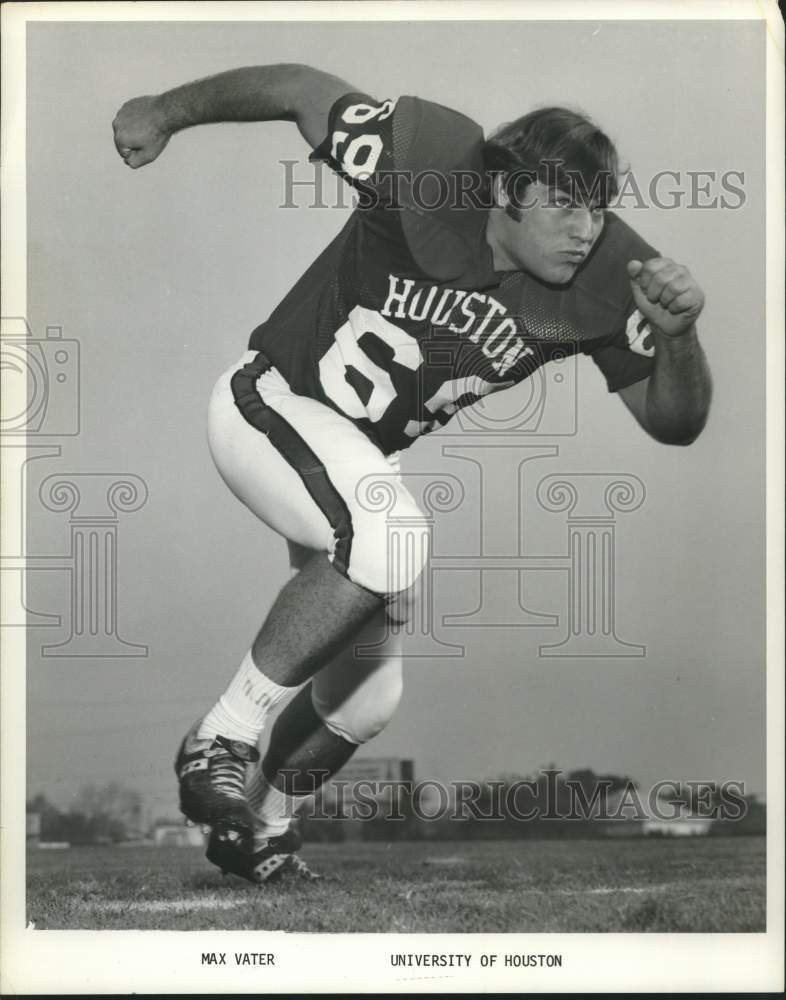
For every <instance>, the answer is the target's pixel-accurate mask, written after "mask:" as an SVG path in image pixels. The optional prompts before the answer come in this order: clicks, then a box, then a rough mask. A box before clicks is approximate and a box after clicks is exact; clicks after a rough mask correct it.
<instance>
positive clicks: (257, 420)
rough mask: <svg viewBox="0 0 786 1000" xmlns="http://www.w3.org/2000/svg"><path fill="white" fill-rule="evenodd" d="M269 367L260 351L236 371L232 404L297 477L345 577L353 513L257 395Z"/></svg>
mask: <svg viewBox="0 0 786 1000" xmlns="http://www.w3.org/2000/svg"><path fill="white" fill-rule="evenodd" d="M271 367H272V363H271V361H270V359H269V358H267V357H266V356H265V355H264V354H262V352H260V353H259V354H257V356H256V357H255V358H254V360H253V361H250V362H249V363H248V364H245V365H243V367H242V368H240V369H238V371H236V372H235V374H234V375H233V376H232V382H231V385H232V395H233V396H234V399H235V406H237V408H238V410H240V412H241V413H242V415H243V417H244V419H245V420H246V421H247V422H248V423H249V424H251V426H252V427H254V428H256V430H258V431H261V432H262V434H265V435H266V436H267V438H268V439H269V440H270V443H271V444H272V445H273V447H274V448H275V449H276V451H277V452H278V453H279V454H280V455H281V456H282V458H283V459H284V460H285V461H286V462H287V463H288V464H289V465H290V466H291V467H292V468H293V469H294V470H295V472H296V473H297V474H298V476H300V479H301V481H302V482H303V485H304V486H305V488H306V490H307V491H308V493H309V496H310V497H311V498H312V500H313V501H314V502H315V503H316V505H317V507H319V509H320V510H321V511H322V513H323V514H324V515H325V517H326V518H327V519H328V522H329V524H330V527H331V528H332V529H333V534H334V536H335V539H336V547H335V551H334V553H333V565H334V566H335V568H336V569H337V570H338V571H339V573H342V574H343V575H344V576H347V575H348V574H347V567H348V566H349V556H350V552H351V550H352V515H351V514H350V512H349V507H347V505H346V503H345V501H344V498H343V497H342V496H341V494H340V493H339V492H338V490H337V489H336V488H335V486H334V485H333V483H332V482H331V481H330V477H329V476H328V474H327V470H326V469H325V466H324V465H323V464H322V462H321V461H320V460H319V457H318V456H317V455H315V454H314V452H313V451H312V450H311V448H309V446H308V444H307V443H306V442H305V441H304V440H303V438H302V437H301V436H300V435H299V434H298V432H297V431H296V430H295V428H294V427H293V426H292V425H291V424H290V423H289V422H288V421H287V420H285V419H284V417H282V416H281V414H280V413H277V412H276V411H275V410H273V409H271V407H269V406H268V405H267V404H266V403H265V401H264V400H263V399H262V397H261V396H260V394H259V391H258V390H257V386H256V382H257V379H258V378H259V376H260V375H262V374H264V372H266V371H267V370H268V369H269V368H271Z"/></svg>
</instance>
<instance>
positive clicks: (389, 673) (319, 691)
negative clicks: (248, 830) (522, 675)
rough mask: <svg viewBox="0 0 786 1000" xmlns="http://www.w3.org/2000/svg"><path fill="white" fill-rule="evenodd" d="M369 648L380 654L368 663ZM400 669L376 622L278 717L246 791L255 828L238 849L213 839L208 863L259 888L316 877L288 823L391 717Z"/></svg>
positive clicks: (393, 638)
mask: <svg viewBox="0 0 786 1000" xmlns="http://www.w3.org/2000/svg"><path fill="white" fill-rule="evenodd" d="M364 647H365V648H364ZM369 647H373V649H374V651H375V652H376V654H377V655H374V656H369V655H368V653H369V652H370V648H369ZM360 651H363V652H364V653H365V654H366V655H359V654H360ZM401 668H402V659H401V640H400V636H398V635H395V634H391V633H390V631H389V625H388V622H387V616H386V615H385V614H378V615H375V616H374V617H373V618H372V619H371V620H370V621H369V622H368V623H367V624H366V625H365V626H364V627H363V628H362V629H361V631H360V632H359V633H358V634H357V635H356V636H355V638H354V639H353V640H352V641H351V642H350V643H349V644H348V645H347V646H346V647H345V649H343V650H342V651H341V653H339V654H338V656H336V657H335V658H334V659H333V660H332V661H331V663H330V664H329V665H328V666H326V667H324V668H323V669H322V670H321V671H320V672H319V673H318V674H317V675H316V676H315V677H314V678H313V680H312V682H311V683H310V684H308V685H306V686H305V687H303V688H301V690H300V691H299V692H298V694H297V695H296V696H295V697H294V698H293V699H292V700H291V701H290V702H289V703H288V704H287V705H286V707H285V708H284V709H283V711H282V712H281V713H280V714H279V716H278V718H277V720H276V722H275V725H274V726H273V728H272V730H271V734H270V740H269V746H268V750H267V753H266V755H265V758H264V760H263V762H262V765H261V766H260V767H258V768H257V769H256V771H255V772H254V773H253V774H252V775H251V779H250V783H249V785H248V789H247V795H248V801H249V804H250V805H251V808H252V809H253V810H254V812H255V813H256V816H257V818H258V821H259V828H258V829H257V830H256V831H255V833H254V835H253V837H252V838H248V839H247V840H246V841H245V842H243V843H241V844H237V845H232V844H229V845H227V844H225V843H223V844H222V843H220V842H219V840H218V838H217V837H212V838H211V843H210V845H209V848H208V858H209V860H211V861H212V862H213V863H214V864H216V865H217V866H218V867H220V868H222V869H223V870H224V871H230V872H232V873H234V874H236V875H240V876H242V877H243V878H245V879H247V880H249V881H252V882H256V883H258V884H261V883H263V882H266V881H268V880H269V879H270V878H271V877H277V876H278V874H279V873H281V872H284V871H287V870H294V871H295V872H296V873H297V874H299V875H300V876H301V877H313V874H314V873H313V872H311V870H310V869H309V868H308V866H307V865H306V864H305V863H304V862H303V861H302V859H300V858H298V857H297V854H296V852H297V850H298V849H299V847H300V834H299V829H298V826H297V824H296V823H295V822H293V820H294V819H295V817H296V816H298V815H302V814H303V813H304V812H307V810H308V808H309V806H310V805H311V804H312V803H313V801H314V795H315V793H316V792H318V790H319V788H320V786H321V785H322V783H323V782H324V781H326V780H327V779H328V778H329V777H331V776H332V775H334V774H335V773H336V772H337V771H340V769H341V768H342V767H343V766H344V764H345V763H346V762H347V761H348V760H349V758H350V757H351V756H352V754H353V753H354V752H355V751H356V750H357V748H358V746H360V745H361V744H362V743H365V742H367V741H368V740H370V739H373V738H374V736H376V735H377V734H378V733H379V732H380V731H381V730H382V729H383V728H384V726H385V725H386V724H387V722H388V721H389V720H390V718H391V717H392V716H393V714H394V712H395V710H396V707H397V706H398V702H399V698H400V694H401V686H402V685H401Z"/></svg>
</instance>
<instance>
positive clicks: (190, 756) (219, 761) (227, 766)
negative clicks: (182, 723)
mask: <svg viewBox="0 0 786 1000" xmlns="http://www.w3.org/2000/svg"><path fill="white" fill-rule="evenodd" d="M199 725H200V723H199V722H196V723H195V724H194V725H193V726H192V727H191V729H190V730H189V731H188V733H186V736H185V738H184V739H183V742H182V743H181V744H180V749H179V750H178V753H177V758H176V760H175V773H176V774H177V777H178V780H179V782H180V810H181V812H182V813H183V814H184V815H185V816H187V817H188V819H190V820H191V821H192V823H204V824H207V825H209V826H212V827H215V828H216V829H217V830H219V831H221V832H222V834H231V833H232V832H233V831H234V832H235V833H236V834H237V835H239V836H240V837H241V838H246V837H251V835H252V834H253V832H254V830H255V829H256V828H258V826H259V823H258V820H257V818H256V816H255V815H254V813H253V811H252V809H251V807H250V806H249V804H248V801H247V799H246V772H247V770H248V767H249V765H250V764H253V763H255V762H256V761H258V760H259V750H257V748H256V747H254V746H251V744H250V743H244V742H243V741H242V740H232V739H229V738H228V737H227V736H216V737H215V738H214V739H212V740H209V739H208V740H199V739H197V736H196V734H197V730H198V729H199Z"/></svg>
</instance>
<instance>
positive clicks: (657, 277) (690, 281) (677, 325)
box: [628, 257, 704, 337]
mask: <svg viewBox="0 0 786 1000" xmlns="http://www.w3.org/2000/svg"><path fill="white" fill-rule="evenodd" d="M628 277H629V278H630V284H631V289H632V291H633V299H634V301H635V303H636V306H637V308H638V310H639V312H640V313H641V314H642V316H644V317H645V319H647V320H649V322H650V325H651V326H654V327H657V329H659V330H660V331H661V333H663V334H665V335H666V336H667V337H679V336H681V335H682V334H683V333H687V331H688V330H689V329H690V328H691V327H692V326H693V324H694V323H695V322H696V320H697V319H698V317H699V313H701V311H702V309H703V308H704V292H703V291H702V290H701V288H700V287H699V285H698V284H697V282H696V279H695V278H694V277H693V275H692V274H691V273H690V271H689V270H688V269H687V267H683V266H682V265H681V264H675V263H674V261H673V260H668V258H666V257H655V258H654V259H653V260H648V261H647V262H646V263H645V264H642V262H641V261H640V260H631V261H629V262H628Z"/></svg>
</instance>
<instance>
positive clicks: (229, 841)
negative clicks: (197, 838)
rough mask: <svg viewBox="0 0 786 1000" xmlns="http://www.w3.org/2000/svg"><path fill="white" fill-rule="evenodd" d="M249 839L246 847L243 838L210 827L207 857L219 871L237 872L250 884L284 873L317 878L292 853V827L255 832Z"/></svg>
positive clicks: (295, 837) (296, 843)
mask: <svg viewBox="0 0 786 1000" xmlns="http://www.w3.org/2000/svg"><path fill="white" fill-rule="evenodd" d="M252 843H253V847H252V848H251V849H250V850H249V849H248V846H247V841H246V842H243V841H241V840H240V839H239V838H234V837H232V836H229V837H227V836H226V835H225V834H224V833H223V832H222V831H220V830H213V832H212V833H211V834H210V839H209V841H208V844H207V860H208V861H210V862H212V863H213V864H214V865H216V867H218V868H220V869H221V872H222V874H224V875H237V876H238V877H239V878H244V879H245V880H246V881H247V882H253V883H254V885H263V884H265V883H270V882H274V881H277V880H278V879H280V878H282V876H285V875H295V876H297V877H298V878H303V879H308V880H310V881H316V880H317V879H319V878H321V876H320V875H317V874H316V872H313V871H312V870H311V869H310V868H309V867H308V865H307V864H306V862H305V861H304V860H303V859H302V858H300V857H298V855H297V854H296V853H295V852H296V851H297V850H298V849H299V848H300V844H301V840H300V835H299V834H298V833H297V832H296V831H295V830H287V832H286V833H282V834H281V835H280V836H279V837H269V838H266V837H263V836H262V835H260V834H257V835H256V836H255V837H254V838H253V841H252Z"/></svg>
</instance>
